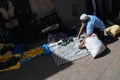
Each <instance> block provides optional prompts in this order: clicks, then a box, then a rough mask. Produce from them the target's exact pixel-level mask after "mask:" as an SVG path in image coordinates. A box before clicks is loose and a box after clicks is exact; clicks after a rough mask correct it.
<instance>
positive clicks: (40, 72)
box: [0, 54, 72, 80]
mask: <svg viewBox="0 0 120 80" xmlns="http://www.w3.org/2000/svg"><path fill="white" fill-rule="evenodd" d="M71 65H72V63H70V62H69V63H67V64H65V65H62V66H60V67H57V66H56V64H55V63H54V61H53V58H52V56H51V54H49V55H46V56H42V57H39V58H37V59H34V60H32V61H30V62H28V63H25V64H23V65H22V67H21V69H19V70H14V71H9V72H4V73H0V80H45V79H46V78H48V77H50V76H52V75H55V74H57V73H58V72H59V71H61V70H64V69H66V68H68V67H70V66H71Z"/></svg>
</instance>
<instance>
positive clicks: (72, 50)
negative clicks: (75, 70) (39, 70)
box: [49, 37, 89, 66]
mask: <svg viewBox="0 0 120 80" xmlns="http://www.w3.org/2000/svg"><path fill="white" fill-rule="evenodd" d="M74 39H75V40H74ZM74 39H73V42H70V43H69V44H67V45H66V46H61V45H54V46H52V47H49V48H50V50H51V51H52V57H53V59H54V61H55V63H56V64H57V66H60V65H62V64H65V63H68V62H72V61H75V60H78V59H80V58H83V57H85V56H87V55H89V52H88V50H87V49H79V48H77V47H76V45H77V44H79V43H80V41H79V39H77V37H76V38H74Z"/></svg>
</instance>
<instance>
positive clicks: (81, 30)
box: [77, 26, 84, 39]
mask: <svg viewBox="0 0 120 80" xmlns="http://www.w3.org/2000/svg"><path fill="white" fill-rule="evenodd" d="M83 30H84V27H82V26H81V28H80V30H79V33H78V36H77V37H78V39H79V38H80V35H81V34H82V33H83Z"/></svg>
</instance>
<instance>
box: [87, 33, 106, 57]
mask: <svg viewBox="0 0 120 80" xmlns="http://www.w3.org/2000/svg"><path fill="white" fill-rule="evenodd" d="M85 47H86V48H87V49H88V51H89V52H90V54H91V55H92V56H93V58H95V57H96V56H97V55H99V54H100V53H102V52H103V51H104V50H105V45H104V44H103V43H102V42H101V41H100V40H99V39H98V37H97V35H96V34H94V33H93V34H92V35H91V37H88V38H87V39H86V40H85Z"/></svg>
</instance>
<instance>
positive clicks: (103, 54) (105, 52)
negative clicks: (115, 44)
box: [95, 47, 111, 59]
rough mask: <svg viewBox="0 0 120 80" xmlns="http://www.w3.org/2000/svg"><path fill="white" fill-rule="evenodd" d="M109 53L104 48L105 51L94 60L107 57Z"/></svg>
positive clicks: (107, 49)
mask: <svg viewBox="0 0 120 80" xmlns="http://www.w3.org/2000/svg"><path fill="white" fill-rule="evenodd" d="M110 52H111V51H110V49H109V48H107V47H106V49H105V50H104V52H103V53H101V54H100V55H98V56H97V57H96V58H95V59H98V58H102V57H104V56H106V55H108V54H109V53H110Z"/></svg>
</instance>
